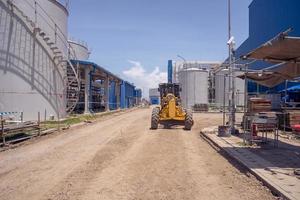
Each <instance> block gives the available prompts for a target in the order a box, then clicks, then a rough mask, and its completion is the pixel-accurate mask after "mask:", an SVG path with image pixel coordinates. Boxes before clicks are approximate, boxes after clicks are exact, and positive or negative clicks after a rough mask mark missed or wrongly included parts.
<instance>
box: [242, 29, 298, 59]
mask: <svg viewBox="0 0 300 200" xmlns="http://www.w3.org/2000/svg"><path fill="white" fill-rule="evenodd" d="M289 31H290V30H288V31H285V32H283V33H280V34H279V35H277V36H276V37H275V38H273V39H272V40H270V41H268V42H266V43H265V44H263V45H261V46H260V47H258V48H257V49H255V50H253V51H251V52H250V53H248V54H247V55H246V56H243V57H244V58H248V59H255V60H263V61H267V62H272V63H281V62H290V63H300V37H289V36H287V33H288V32H289Z"/></svg>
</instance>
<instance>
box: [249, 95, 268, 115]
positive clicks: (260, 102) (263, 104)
mask: <svg viewBox="0 0 300 200" xmlns="http://www.w3.org/2000/svg"><path fill="white" fill-rule="evenodd" d="M271 109H272V103H271V101H270V100H269V99H264V98H257V97H252V98H250V99H249V101H248V112H250V113H258V112H268V111H271Z"/></svg>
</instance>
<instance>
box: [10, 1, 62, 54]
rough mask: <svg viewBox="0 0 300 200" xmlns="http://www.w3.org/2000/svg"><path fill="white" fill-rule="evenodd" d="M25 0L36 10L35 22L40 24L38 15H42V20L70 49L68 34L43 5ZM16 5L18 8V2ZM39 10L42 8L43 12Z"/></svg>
mask: <svg viewBox="0 0 300 200" xmlns="http://www.w3.org/2000/svg"><path fill="white" fill-rule="evenodd" d="M10 2H11V3H12V4H14V2H13V1H10ZM23 2H25V3H26V4H27V5H28V6H29V7H30V8H31V9H32V10H33V11H34V15H35V19H34V23H35V24H36V25H37V24H38V22H37V17H38V16H39V17H41V19H42V21H44V22H45V23H46V24H47V25H48V26H49V27H50V29H51V30H53V31H54V34H55V35H56V36H57V37H58V38H59V40H60V41H61V42H62V44H63V45H64V47H65V48H67V49H68V39H67V37H66V35H65V34H64V33H63V32H62V30H61V29H60V28H59V27H58V26H57V24H56V23H55V21H54V20H53V18H52V17H51V16H50V15H49V14H48V13H47V12H46V11H45V10H44V9H43V8H42V6H41V5H40V4H39V3H38V2H37V1H36V0H34V1H33V2H34V4H35V5H36V6H33V5H32V4H31V3H30V2H29V1H28V0H23ZM14 6H15V7H17V8H18V6H17V5H16V4H14ZM38 8H40V9H38ZM19 9H20V8H19ZM38 10H40V11H41V13H40V12H38ZM42 13H44V14H45V15H46V16H47V17H48V18H49V19H50V22H49V20H47V19H46V18H45V16H44V15H43V14H42ZM51 22H52V24H51ZM53 25H54V27H53ZM48 34H49V33H48ZM56 41H57V38H55V41H54V42H56Z"/></svg>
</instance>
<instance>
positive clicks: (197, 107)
mask: <svg viewBox="0 0 300 200" xmlns="http://www.w3.org/2000/svg"><path fill="white" fill-rule="evenodd" d="M193 111H195V112H207V111H208V104H203V103H200V104H195V105H194V106H193Z"/></svg>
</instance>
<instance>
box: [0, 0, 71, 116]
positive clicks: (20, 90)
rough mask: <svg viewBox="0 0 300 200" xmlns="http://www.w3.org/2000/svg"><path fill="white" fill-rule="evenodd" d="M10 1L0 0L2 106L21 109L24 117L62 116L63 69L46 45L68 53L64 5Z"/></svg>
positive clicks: (2, 109)
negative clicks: (37, 30) (34, 30)
mask: <svg viewBox="0 0 300 200" xmlns="http://www.w3.org/2000/svg"><path fill="white" fill-rule="evenodd" d="M12 3H13V4H14V7H13V9H12V7H11V5H9V4H8V2H7V1H6V0H0V13H1V15H0V33H1V34H0V112H23V118H24V120H36V119H37V113H38V112H40V113H41V116H42V119H49V118H50V117H51V116H54V117H55V118H56V117H61V118H62V117H65V116H66V98H65V90H66V87H65V86H66V81H65V76H66V74H65V69H64V66H62V65H57V64H56V61H54V56H55V54H54V51H53V50H52V49H50V48H51V47H52V48H53V47H55V51H59V52H61V54H62V56H64V58H66V57H67V56H68V43H67V34H68V31H67V30H68V27H67V21H68V11H67V9H66V8H65V7H64V6H63V5H62V4H61V3H59V2H58V1H55V0H36V4H35V1H34V0H24V1H23V0H22V1H20V0H18V1H12ZM11 10H12V12H13V13H12V12H11ZM35 11H36V12H35ZM35 13H36V15H35ZM32 22H36V27H38V28H39V29H40V30H39V32H37V34H36V36H34V34H33V27H34V26H33V25H32ZM50 45H52V46H50Z"/></svg>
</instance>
